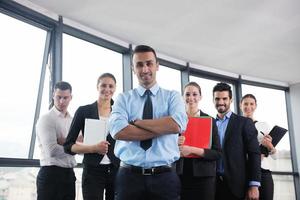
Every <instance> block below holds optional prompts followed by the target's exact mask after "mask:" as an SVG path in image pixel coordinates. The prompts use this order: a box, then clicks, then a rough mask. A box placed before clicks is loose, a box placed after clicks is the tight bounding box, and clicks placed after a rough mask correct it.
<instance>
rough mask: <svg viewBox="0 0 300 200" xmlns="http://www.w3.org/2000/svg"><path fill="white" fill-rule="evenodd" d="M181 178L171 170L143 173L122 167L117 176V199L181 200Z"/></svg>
mask: <svg viewBox="0 0 300 200" xmlns="http://www.w3.org/2000/svg"><path fill="white" fill-rule="evenodd" d="M179 195H180V180H179V178H178V176H177V174H176V172H175V171H173V170H171V171H168V172H163V173H159V174H153V175H143V174H140V173H136V172H133V171H132V170H131V169H129V168H125V167H120V168H119V171H118V173H117V177H116V191H115V199H116V200H179V198H180V197H179Z"/></svg>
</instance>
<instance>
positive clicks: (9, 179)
mask: <svg viewBox="0 0 300 200" xmlns="http://www.w3.org/2000/svg"><path fill="white" fill-rule="evenodd" d="M74 171H75V176H76V178H77V180H76V198H75V200H82V199H83V198H82V192H81V174H82V168H75V169H74ZM38 172H39V168H37V167H32V168H30V167H26V168H23V167H22V168H20V167H9V168H5V167H1V168H0V175H1V178H0V199H1V200H20V199H22V200H35V199H36V198H37V194H36V177H37V174H38Z"/></svg>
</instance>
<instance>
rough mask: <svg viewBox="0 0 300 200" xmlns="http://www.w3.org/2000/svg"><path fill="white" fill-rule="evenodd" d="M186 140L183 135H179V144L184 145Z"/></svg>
mask: <svg viewBox="0 0 300 200" xmlns="http://www.w3.org/2000/svg"><path fill="white" fill-rule="evenodd" d="M184 141H185V137H184V136H183V135H181V136H179V137H178V146H181V145H183V143H184Z"/></svg>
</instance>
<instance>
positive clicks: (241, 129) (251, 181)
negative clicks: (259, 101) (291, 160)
mask: <svg viewBox="0 0 300 200" xmlns="http://www.w3.org/2000/svg"><path fill="white" fill-rule="evenodd" d="M213 101H214V104H215V107H216V109H217V112H218V114H217V118H216V123H217V126H218V134H219V138H220V143H221V146H222V150H223V156H222V159H221V160H220V161H219V162H218V164H217V181H216V182H217V187H216V200H221V199H230V200H235V199H245V197H246V198H247V199H254V200H258V199H259V192H258V187H259V186H260V151H259V145H258V142H257V138H256V130H255V126H254V124H253V122H252V121H251V119H248V118H245V117H242V116H238V115H236V114H235V113H233V112H232V111H231V110H230V104H231V103H232V90H231V87H230V86H229V85H228V84H226V83H218V84H217V85H216V86H215V87H214V88H213Z"/></svg>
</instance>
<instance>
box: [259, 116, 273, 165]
mask: <svg viewBox="0 0 300 200" xmlns="http://www.w3.org/2000/svg"><path fill="white" fill-rule="evenodd" d="M255 127H256V129H257V132H258V134H257V139H258V143H259V145H261V143H262V140H263V138H264V135H266V134H269V132H270V131H271V129H270V126H269V125H268V124H267V123H266V122H256V123H255ZM262 132H263V133H264V134H263V133H262ZM277 157H278V153H277V151H275V152H274V153H271V152H270V153H269V156H268V157H264V158H263V159H262V160H261V168H263V169H270V170H272V167H273V165H272V159H273V160H276V159H277ZM271 158H272V159H271Z"/></svg>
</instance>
